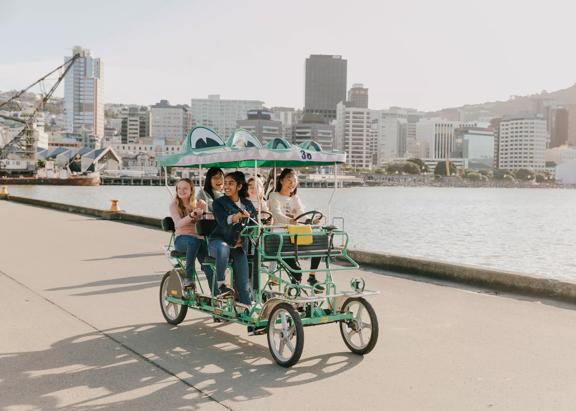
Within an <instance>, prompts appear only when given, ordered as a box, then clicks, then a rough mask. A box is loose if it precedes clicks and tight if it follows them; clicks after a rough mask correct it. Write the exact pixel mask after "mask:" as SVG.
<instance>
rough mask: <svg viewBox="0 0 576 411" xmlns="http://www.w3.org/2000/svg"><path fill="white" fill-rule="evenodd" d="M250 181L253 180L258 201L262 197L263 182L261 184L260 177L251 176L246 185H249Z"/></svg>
mask: <svg viewBox="0 0 576 411" xmlns="http://www.w3.org/2000/svg"><path fill="white" fill-rule="evenodd" d="M252 182H254V186H255V187H256V195H257V197H258V201H262V200H263V199H264V184H262V180H260V177H254V176H252V177H250V178H249V179H248V181H247V185H248V186H250V183H252Z"/></svg>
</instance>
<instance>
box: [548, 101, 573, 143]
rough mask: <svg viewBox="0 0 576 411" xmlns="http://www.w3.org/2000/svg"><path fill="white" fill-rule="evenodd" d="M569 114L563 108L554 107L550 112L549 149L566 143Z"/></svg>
mask: <svg viewBox="0 0 576 411" xmlns="http://www.w3.org/2000/svg"><path fill="white" fill-rule="evenodd" d="M568 119H569V112H568V110H567V109H566V108H564V107H555V108H553V109H552V110H551V112H550V124H549V129H550V146H549V147H550V148H554V147H560V146H563V145H565V144H567V143H568V126H569V123H568Z"/></svg>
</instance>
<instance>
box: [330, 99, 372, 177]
mask: <svg viewBox="0 0 576 411" xmlns="http://www.w3.org/2000/svg"><path fill="white" fill-rule="evenodd" d="M371 112H372V110H370V109H368V108H356V107H346V104H345V103H344V102H340V103H338V105H337V106H336V144H337V148H338V149H340V150H342V151H344V152H346V162H347V164H349V165H350V166H352V167H359V168H372V165H373V158H372V157H373V154H374V151H373V150H374V148H373V146H374V144H373V139H374V133H373V130H372V121H371V119H372V118H371Z"/></svg>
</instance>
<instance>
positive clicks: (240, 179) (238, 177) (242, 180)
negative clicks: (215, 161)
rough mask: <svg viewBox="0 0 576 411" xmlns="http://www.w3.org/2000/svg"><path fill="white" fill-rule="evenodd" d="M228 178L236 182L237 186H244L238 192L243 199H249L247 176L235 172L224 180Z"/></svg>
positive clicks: (240, 172) (227, 175)
mask: <svg viewBox="0 0 576 411" xmlns="http://www.w3.org/2000/svg"><path fill="white" fill-rule="evenodd" d="M228 177H230V178H231V179H233V180H234V181H236V184H240V185H241V186H242V188H241V189H240V191H238V196H240V197H241V198H247V197H248V184H247V183H246V176H245V175H244V173H243V172H242V171H233V172H231V173H228V174H226V175H225V176H224V178H228Z"/></svg>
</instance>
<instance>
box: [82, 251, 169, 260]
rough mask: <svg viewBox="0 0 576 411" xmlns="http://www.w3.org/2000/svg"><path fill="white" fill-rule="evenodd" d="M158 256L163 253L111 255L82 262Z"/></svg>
mask: <svg viewBox="0 0 576 411" xmlns="http://www.w3.org/2000/svg"><path fill="white" fill-rule="evenodd" d="M160 255H164V253H163V252H161V251H148V252H146V253H135V254H124V255H113V256H110V257H102V258H89V259H87V260H82V261H85V262H88V261H106V260H118V259H127V258H141V257H158V256H160Z"/></svg>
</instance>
